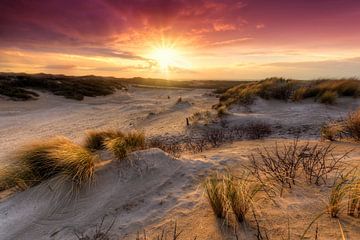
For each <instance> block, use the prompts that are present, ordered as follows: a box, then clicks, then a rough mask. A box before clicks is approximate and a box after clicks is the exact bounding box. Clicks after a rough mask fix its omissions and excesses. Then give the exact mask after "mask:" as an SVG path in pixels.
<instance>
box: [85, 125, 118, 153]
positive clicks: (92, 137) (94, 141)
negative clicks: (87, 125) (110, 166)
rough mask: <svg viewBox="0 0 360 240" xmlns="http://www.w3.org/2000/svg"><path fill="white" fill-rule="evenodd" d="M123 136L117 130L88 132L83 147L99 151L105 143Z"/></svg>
mask: <svg viewBox="0 0 360 240" xmlns="http://www.w3.org/2000/svg"><path fill="white" fill-rule="evenodd" d="M123 136H124V134H123V133H122V132H121V131H119V130H102V131H88V132H87V133H86V138H85V144H84V146H85V147H86V148H87V149H90V150H91V151H96V150H101V149H104V148H105V145H104V144H105V142H106V141H108V140H110V139H114V138H118V137H123Z"/></svg>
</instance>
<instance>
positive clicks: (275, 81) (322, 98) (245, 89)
mask: <svg viewBox="0 0 360 240" xmlns="http://www.w3.org/2000/svg"><path fill="white" fill-rule="evenodd" d="M358 96H360V81H359V80H358V79H355V78H349V79H339V80H336V79H324V80H314V81H300V80H292V79H284V78H268V79H265V80H262V81H256V82H250V83H249V82H248V83H242V84H240V85H238V86H235V87H233V88H230V89H228V90H227V91H225V92H223V93H222V94H221V96H220V102H219V104H218V105H217V106H216V108H220V107H222V106H225V107H229V106H230V105H232V104H242V105H250V104H252V103H253V101H254V100H255V99H256V97H260V98H263V99H277V100H283V101H301V100H304V99H308V98H312V99H314V100H315V101H318V102H320V103H324V104H334V103H336V100H337V98H338V97H358Z"/></svg>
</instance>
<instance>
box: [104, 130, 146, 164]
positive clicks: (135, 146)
mask: <svg viewBox="0 0 360 240" xmlns="http://www.w3.org/2000/svg"><path fill="white" fill-rule="evenodd" d="M145 146H146V145H145V135H144V133H142V132H130V133H127V134H125V135H124V136H120V137H115V138H112V139H109V140H107V141H106V142H105V148H106V149H107V150H108V151H109V152H112V153H113V154H114V155H115V157H116V158H117V159H118V160H123V159H124V158H126V156H127V155H128V154H129V153H131V152H134V151H137V150H141V149H144V148H145Z"/></svg>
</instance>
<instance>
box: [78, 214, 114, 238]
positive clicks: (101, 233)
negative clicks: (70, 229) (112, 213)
mask: <svg viewBox="0 0 360 240" xmlns="http://www.w3.org/2000/svg"><path fill="white" fill-rule="evenodd" d="M106 217H107V215H104V216H103V217H102V218H101V222H100V223H98V224H96V226H95V231H94V233H92V234H84V233H81V234H79V233H77V232H74V234H75V236H76V238H77V239H78V240H110V239H111V238H110V230H111V229H112V227H113V226H114V223H115V220H116V218H113V220H112V222H111V223H110V224H109V226H108V227H107V228H104V221H105V218H106Z"/></svg>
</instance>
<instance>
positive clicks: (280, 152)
mask: <svg viewBox="0 0 360 240" xmlns="http://www.w3.org/2000/svg"><path fill="white" fill-rule="evenodd" d="M334 150H335V147H332V146H331V145H326V146H320V145H318V144H315V145H313V146H310V144H309V143H306V144H299V142H298V140H294V141H293V143H291V144H284V145H283V146H282V147H281V148H280V147H279V146H278V144H276V145H275V147H274V148H273V149H272V150H269V149H267V148H265V147H264V148H263V149H262V150H261V149H258V152H257V154H256V155H254V154H253V155H251V156H250V159H251V165H252V169H253V173H254V174H255V176H257V177H258V179H261V177H262V176H265V177H267V178H271V179H274V180H276V181H277V182H278V183H280V184H281V186H283V187H284V186H285V187H289V188H291V187H292V186H293V185H294V184H296V180H297V177H298V175H299V172H300V170H302V172H303V173H304V176H305V178H306V179H307V181H308V183H314V184H316V185H320V184H321V183H326V179H327V178H328V174H330V173H332V172H337V171H340V170H342V166H343V165H342V160H343V159H344V158H346V157H347V156H348V154H349V152H347V153H345V154H343V155H341V156H337V157H336V156H335V155H334Z"/></svg>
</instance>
